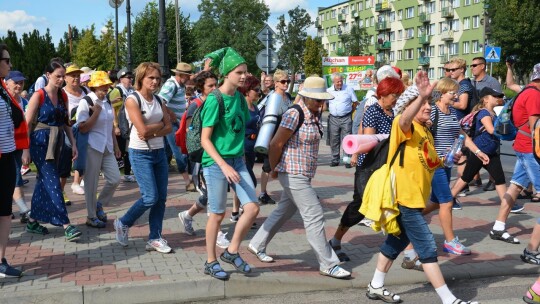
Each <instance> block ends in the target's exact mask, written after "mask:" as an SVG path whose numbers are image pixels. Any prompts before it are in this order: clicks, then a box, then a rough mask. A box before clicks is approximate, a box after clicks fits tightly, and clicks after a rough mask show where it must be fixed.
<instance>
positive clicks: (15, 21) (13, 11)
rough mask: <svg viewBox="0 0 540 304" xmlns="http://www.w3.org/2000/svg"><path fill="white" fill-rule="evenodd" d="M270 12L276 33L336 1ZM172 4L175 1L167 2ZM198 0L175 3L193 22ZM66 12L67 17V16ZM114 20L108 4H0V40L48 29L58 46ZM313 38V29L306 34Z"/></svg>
mask: <svg viewBox="0 0 540 304" xmlns="http://www.w3.org/2000/svg"><path fill="white" fill-rule="evenodd" d="M125 1H126V0H124V3H123V4H122V6H121V7H120V8H119V10H118V15H119V18H118V25H119V28H120V29H121V28H123V27H124V26H125V24H126V4H125ZM264 1H265V3H266V4H267V5H268V6H269V8H270V13H271V16H270V18H269V20H268V24H269V25H270V26H272V27H273V28H274V29H275V25H276V24H277V17H278V16H280V15H282V14H285V15H286V16H287V11H288V10H290V9H292V8H294V7H296V6H300V7H302V8H304V9H306V10H307V11H308V12H309V13H310V14H311V16H312V17H313V18H315V17H316V15H317V8H318V7H327V6H331V5H335V4H338V3H340V2H344V1H339V0H264ZM147 2H148V0H131V12H132V16H133V17H132V19H131V20H132V22H134V19H135V18H134V16H136V15H137V14H138V13H139V12H140V11H141V10H142V9H143V8H144V6H145V4H146V3H147ZM166 2H167V3H168V2H173V3H174V0H166ZM200 2H201V1H200V0H178V3H179V5H180V8H181V10H182V12H183V13H184V15H188V14H190V15H191V19H192V21H196V20H197V18H198V17H199V12H198V10H197V5H198V4H199V3H200ZM68 12H69V13H68ZM109 18H111V19H114V9H113V8H111V7H110V6H109V1H108V0H51V1H47V0H17V1H2V6H1V7H0V36H5V35H6V33H7V31H8V30H14V31H16V32H17V36H18V37H19V38H20V37H21V35H22V33H25V32H29V31H32V30H33V29H38V30H39V31H40V33H42V34H43V33H45V30H46V29H47V28H49V29H50V30H51V35H52V36H53V39H54V43H55V44H57V43H58V41H59V40H60V38H61V37H62V35H63V33H64V32H67V30H68V24H71V25H72V26H76V27H77V28H79V29H82V28H87V27H89V26H90V25H91V24H92V23H93V24H95V26H96V29H98V30H99V29H101V28H102V27H103V26H104V24H105V23H106V20H107V19H109ZM308 33H309V34H311V35H315V33H316V32H315V27H312V28H311V29H309V30H308Z"/></svg>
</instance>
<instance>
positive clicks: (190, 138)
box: [186, 89, 245, 163]
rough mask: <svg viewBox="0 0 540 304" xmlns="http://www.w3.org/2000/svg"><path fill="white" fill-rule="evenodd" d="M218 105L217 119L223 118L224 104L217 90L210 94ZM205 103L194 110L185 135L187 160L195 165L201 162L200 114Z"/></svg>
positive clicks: (243, 102) (243, 103)
mask: <svg viewBox="0 0 540 304" xmlns="http://www.w3.org/2000/svg"><path fill="white" fill-rule="evenodd" d="M211 94H213V95H214V96H215V97H216V99H217V101H218V105H219V117H223V115H224V114H225V104H224V103H223V96H222V95H221V91H220V90H219V89H215V90H214V91H212V93H211ZM240 95H241V96H242V105H243V106H245V101H244V98H243V97H244V95H242V94H240ZM205 104H206V102H204V103H202V104H201V106H200V107H198V108H197V110H195V113H193V116H192V117H191V124H190V125H189V132H187V134H186V148H187V152H188V157H189V160H190V161H192V162H195V163H200V162H201V161H202V155H203V151H204V149H203V148H202V146H201V133H202V117H201V112H202V110H203V108H204V105H205Z"/></svg>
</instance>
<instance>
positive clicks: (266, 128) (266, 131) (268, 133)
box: [255, 94, 283, 154]
mask: <svg viewBox="0 0 540 304" xmlns="http://www.w3.org/2000/svg"><path fill="white" fill-rule="evenodd" d="M282 99H283V98H282V97H281V95H279V94H272V95H270V96H269V97H268V100H267V102H266V109H265V112H264V117H263V120H262V124H261V128H260V129H259V134H258V135H257V141H255V152H257V153H262V154H268V146H269V145H270V140H272V137H273V136H274V131H275V130H276V128H277V127H278V126H277V121H278V114H279V110H280V108H281V103H282Z"/></svg>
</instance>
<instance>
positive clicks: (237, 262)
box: [219, 249, 251, 273]
mask: <svg viewBox="0 0 540 304" xmlns="http://www.w3.org/2000/svg"><path fill="white" fill-rule="evenodd" d="M219 258H220V259H221V260H222V261H223V262H225V263H229V264H232V265H233V266H234V268H236V270H238V271H240V272H241V273H250V272H251V267H250V266H249V265H248V263H246V262H245V261H244V260H243V259H242V257H240V254H238V253H235V254H232V253H230V252H229V250H227V249H225V251H224V252H223V253H222V254H221V256H220V257H219Z"/></svg>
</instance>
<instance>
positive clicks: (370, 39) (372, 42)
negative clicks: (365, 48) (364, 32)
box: [369, 35, 375, 45]
mask: <svg viewBox="0 0 540 304" xmlns="http://www.w3.org/2000/svg"><path fill="white" fill-rule="evenodd" d="M369 44H370V45H374V44H375V36H373V35H371V36H369Z"/></svg>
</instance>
